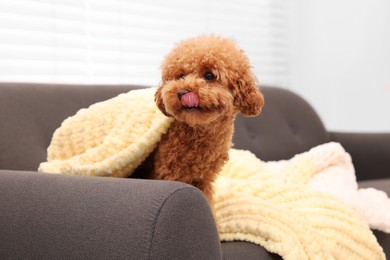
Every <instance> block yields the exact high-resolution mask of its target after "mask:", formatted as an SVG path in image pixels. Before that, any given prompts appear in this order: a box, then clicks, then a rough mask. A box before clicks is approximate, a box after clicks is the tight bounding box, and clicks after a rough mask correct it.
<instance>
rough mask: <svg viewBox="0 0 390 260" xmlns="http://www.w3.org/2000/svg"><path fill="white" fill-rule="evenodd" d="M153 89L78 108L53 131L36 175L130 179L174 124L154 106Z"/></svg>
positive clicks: (140, 90) (129, 93)
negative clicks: (47, 173)
mask: <svg viewBox="0 0 390 260" xmlns="http://www.w3.org/2000/svg"><path fill="white" fill-rule="evenodd" d="M155 92H156V89H155V88H149V89H139V90H133V91H130V92H128V93H125V94H121V95H119V96H117V97H114V98H112V99H109V100H106V101H103V102H99V103H96V104H93V105H91V106H90V107H89V108H87V109H81V110H80V111H78V112H77V114H76V115H74V116H72V117H69V118H67V119H66V120H65V121H64V122H63V123H62V124H61V126H60V127H59V128H58V129H57V130H56V131H55V132H54V134H53V138H52V141H51V143H50V146H49V148H48V149H47V154H48V157H47V162H44V163H41V164H40V166H39V169H38V170H39V171H42V172H50V173H66V174H77V175H92V176H112V177H128V176H129V175H131V173H132V172H133V171H134V170H135V169H136V168H137V167H138V166H139V165H140V164H141V163H142V161H144V160H145V158H146V157H147V156H148V155H149V154H150V153H151V152H152V151H153V150H154V149H155V147H156V146H157V144H158V142H159V141H160V138H161V135H162V134H163V133H165V132H166V131H167V129H168V127H169V125H170V123H171V122H172V119H171V118H168V117H166V116H164V115H163V114H162V113H161V112H160V110H158V108H157V106H156V105H155V103H154V93H155Z"/></svg>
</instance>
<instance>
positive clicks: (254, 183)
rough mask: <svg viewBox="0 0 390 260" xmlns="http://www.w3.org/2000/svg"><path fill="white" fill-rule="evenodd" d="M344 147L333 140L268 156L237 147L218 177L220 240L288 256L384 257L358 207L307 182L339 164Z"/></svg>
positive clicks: (216, 203) (216, 201)
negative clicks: (280, 157) (278, 157)
mask: <svg viewBox="0 0 390 260" xmlns="http://www.w3.org/2000/svg"><path fill="white" fill-rule="evenodd" d="M340 149H341V150H340ZM340 152H343V150H342V147H341V146H340V145H339V144H336V143H329V144H325V145H322V146H318V147H315V148H313V149H311V150H310V151H308V152H306V153H303V154H300V155H297V156H295V157H294V158H292V159H291V160H288V161H279V162H263V161H261V160H259V159H258V158H256V156H255V155H253V154H252V153H250V152H249V151H241V150H233V149H232V150H231V151H230V160H229V161H228V163H227V164H226V165H225V167H224V169H223V170H222V172H221V174H220V176H219V178H218V179H217V181H216V183H215V215H216V220H217V223H218V226H219V231H220V238H221V240H224V241H233V240H244V241H249V242H252V243H256V244H259V245H262V246H263V247H265V248H266V249H267V250H268V251H270V252H274V253H277V254H279V255H281V256H282V257H283V258H284V259H385V256H384V253H383V250H382V248H381V247H380V246H379V244H378V243H377V241H376V238H375V236H374V235H373V233H372V232H371V230H370V229H369V228H368V226H367V224H366V223H365V222H364V221H363V219H362V218H361V217H360V216H358V215H357V214H356V212H354V211H353V210H352V209H351V208H350V207H349V206H347V205H346V204H345V203H343V202H342V201H341V200H339V199H337V198H336V197H334V196H332V195H327V194H324V193H320V192H317V191H315V190H314V189H312V188H310V187H309V186H308V185H307V183H308V182H309V181H310V179H311V178H312V176H313V175H315V174H317V173H320V172H321V171H323V170H325V169H329V168H330V167H334V166H335V165H337V163H338V162H337V161H336V160H335V158H338V156H333V155H334V154H338V153H340ZM343 153H344V155H346V153H345V152H343Z"/></svg>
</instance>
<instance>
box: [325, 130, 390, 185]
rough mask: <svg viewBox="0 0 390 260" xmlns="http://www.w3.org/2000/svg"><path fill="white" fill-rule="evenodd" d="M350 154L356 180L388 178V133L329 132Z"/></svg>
mask: <svg viewBox="0 0 390 260" xmlns="http://www.w3.org/2000/svg"><path fill="white" fill-rule="evenodd" d="M330 138H331V140H332V141H335V142H339V143H341V145H342V146H343V147H344V148H345V150H346V151H347V152H348V153H350V154H351V156H352V161H353V164H354V166H355V170H356V176H357V179H358V180H369V179H382V178H390V133H341V132H331V133H330Z"/></svg>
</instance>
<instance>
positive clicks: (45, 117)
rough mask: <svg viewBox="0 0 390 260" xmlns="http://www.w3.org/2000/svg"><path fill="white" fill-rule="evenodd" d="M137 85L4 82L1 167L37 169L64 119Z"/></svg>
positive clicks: (0, 87) (0, 90) (1, 88)
mask: <svg viewBox="0 0 390 260" xmlns="http://www.w3.org/2000/svg"><path fill="white" fill-rule="evenodd" d="M134 88H139V87H136V86H112V87H107V86H105V87H100V86H89V85H58V84H23V83H2V84H1V85H0V111H1V113H0V136H1V143H0V151H7V152H6V153H2V154H1V156H0V169H9V170H36V169H37V168H38V165H39V163H40V162H43V161H46V148H47V147H48V146H49V143H50V140H51V137H52V135H53V132H54V130H55V129H56V128H57V127H59V126H60V124H61V122H62V121H63V120H64V119H65V118H67V117H68V116H71V115H73V114H75V113H76V111H78V110H79V109H80V108H83V107H88V106H89V105H91V104H93V103H96V102H98V101H102V100H106V99H109V98H112V97H114V96H117V95H118V94H119V93H122V92H127V91H129V90H130V89H134ZM94 89H96V90H94Z"/></svg>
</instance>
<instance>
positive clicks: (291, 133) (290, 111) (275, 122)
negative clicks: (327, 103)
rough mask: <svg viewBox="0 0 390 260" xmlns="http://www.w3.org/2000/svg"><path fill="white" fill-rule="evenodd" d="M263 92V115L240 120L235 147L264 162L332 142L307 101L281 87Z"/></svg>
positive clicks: (239, 117)
mask: <svg viewBox="0 0 390 260" xmlns="http://www.w3.org/2000/svg"><path fill="white" fill-rule="evenodd" d="M261 90H262V92H263V94H264V100H265V105H264V108H263V111H262V113H261V114H260V116H257V117H253V118H248V117H245V118H244V117H242V116H238V117H237V119H236V122H235V135H234V139H233V143H234V146H235V148H239V149H247V150H250V151H252V152H253V153H255V154H256V155H257V157H258V158H261V159H262V160H264V161H274V160H282V159H289V158H291V157H292V156H294V155H295V154H298V153H302V152H305V151H307V150H309V149H310V148H312V147H314V146H316V145H319V144H323V143H326V142H329V140H330V137H329V134H328V132H327V131H326V129H325V127H324V125H323V123H322V122H321V120H320V118H319V117H318V115H317V113H316V112H315V111H314V109H313V108H312V107H311V106H310V105H309V104H308V103H307V102H306V101H305V100H304V99H303V98H301V97H300V96H298V95H297V94H295V93H293V92H291V91H289V90H286V89H281V88H274V87H262V88H261Z"/></svg>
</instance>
